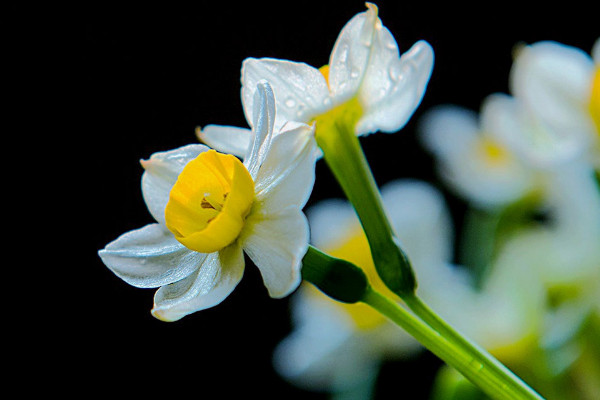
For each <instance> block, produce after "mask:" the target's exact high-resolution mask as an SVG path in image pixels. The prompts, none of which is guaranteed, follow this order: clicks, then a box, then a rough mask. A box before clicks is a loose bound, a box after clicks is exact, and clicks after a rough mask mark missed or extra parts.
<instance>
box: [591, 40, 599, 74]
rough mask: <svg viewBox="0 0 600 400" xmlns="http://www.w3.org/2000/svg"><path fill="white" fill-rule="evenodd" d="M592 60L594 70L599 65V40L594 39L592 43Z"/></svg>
mask: <svg viewBox="0 0 600 400" xmlns="http://www.w3.org/2000/svg"><path fill="white" fill-rule="evenodd" d="M592 58H593V59H594V64H596V68H598V66H599V65H600V38H598V39H596V42H595V43H594V47H592Z"/></svg>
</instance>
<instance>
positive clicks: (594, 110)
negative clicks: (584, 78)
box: [590, 67, 600, 135]
mask: <svg viewBox="0 0 600 400" xmlns="http://www.w3.org/2000/svg"><path fill="white" fill-rule="evenodd" d="M590 113H591V114H592V120H593V121H594V123H595V124H596V132H597V133H598V135H600V67H596V72H595V73H594V79H593V80H592V96H591V98H590Z"/></svg>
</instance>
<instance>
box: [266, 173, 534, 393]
mask: <svg viewBox="0 0 600 400" xmlns="http://www.w3.org/2000/svg"><path fill="white" fill-rule="evenodd" d="M381 192H382V198H383V202H384V205H385V207H386V209H387V211H388V213H389V216H390V219H391V221H392V224H393V226H394V229H395V231H396V232H397V235H398V238H399V239H400V240H401V242H402V247H403V249H405V250H406V252H407V254H408V256H409V258H410V259H411V262H412V264H413V267H414V269H415V272H416V274H417V278H418V282H419V288H418V291H419V292H418V293H419V296H420V297H421V298H422V299H423V300H424V301H425V302H426V303H427V304H429V305H430V306H431V307H432V308H433V309H434V310H435V311H436V312H438V313H439V314H440V315H441V316H442V317H444V318H445V319H446V320H447V321H448V322H450V323H451V324H452V325H453V326H455V327H456V328H457V329H459V330H460V331H462V332H464V333H465V334H466V335H467V336H468V337H470V338H471V339H473V340H475V341H476V342H477V343H479V344H481V345H482V346H485V347H486V348H488V349H490V350H492V351H494V352H495V353H496V354H498V355H503V356H506V357H509V356H514V354H517V355H520V354H522V353H521V349H522V347H523V346H525V345H527V344H528V343H529V342H528V339H529V338H530V337H531V336H532V335H533V332H534V331H535V326H534V323H535V319H534V318H532V317H531V315H530V314H531V313H532V312H533V311H532V310H533V309H534V308H535V305H534V303H533V302H532V301H530V300H533V299H534V297H535V300H537V299H539V296H534V292H535V286H529V287H527V289H526V290H525V288H520V287H519V284H516V285H515V284H514V282H513V281H514V276H513V277H507V276H501V275H498V276H497V277H495V278H494V279H493V284H494V286H495V289H493V290H491V289H490V292H489V293H488V292H486V291H484V292H478V291H477V290H475V289H474V288H473V286H472V284H471V280H470V277H469V275H468V273H467V271H466V269H465V268H463V267H460V266H455V265H452V264H451V258H452V228H451V221H450V216H449V214H448V211H447V209H446V206H445V203H444V200H443V198H442V196H441V194H440V193H439V192H438V191H436V190H435V189H434V188H432V187H431V186H429V185H428V184H426V183H424V182H420V181H412V180H400V181H396V182H392V183H388V184H387V185H385V186H384V187H382V191H381ZM307 215H308V217H309V221H310V225H311V231H312V232H313V235H312V241H313V243H314V244H315V246H317V247H318V248H320V249H322V250H324V251H325V252H327V253H328V254H331V255H332V256H336V257H339V258H343V259H346V260H349V261H351V262H353V263H355V264H356V265H358V266H360V267H361V268H363V270H365V272H366V273H367V275H368V277H369V280H370V282H371V284H372V285H373V286H374V287H375V288H376V289H377V290H379V291H381V292H383V293H385V294H386V295H388V296H390V297H391V298H395V299H397V300H398V301H399V302H400V300H399V299H398V298H397V297H395V296H394V295H393V294H392V293H390V292H389V291H387V289H386V288H385V285H384V284H383V283H382V282H381V281H380V280H379V278H378V277H377V274H376V272H375V269H374V266H373V262H372V260H371V254H370V251H369V246H368V243H367V241H366V238H365V237H364V234H363V233H362V230H361V228H360V225H359V222H358V220H357V218H356V215H355V213H354V211H353V209H352V208H351V206H350V205H349V204H348V203H347V202H345V201H341V200H327V201H324V202H321V203H319V204H317V205H315V206H314V207H312V208H310V209H309V210H308V211H307ZM525 275H526V274H525ZM523 284H525V282H523ZM516 287H519V290H520V289H523V290H524V292H525V293H526V294H523V295H521V294H515V290H517V289H516ZM527 294H528V295H529V298H528V295H527ZM292 299H293V303H292V306H293V319H294V327H295V329H294V330H293V332H292V333H291V334H290V335H289V336H288V337H287V338H285V339H284V340H283V341H282V342H281V344H280V345H279V346H278V348H277V350H276V353H275V366H276V368H277V370H278V371H279V372H280V373H281V375H282V376H284V377H286V378H287V379H289V380H290V381H292V382H294V383H295V384H297V385H300V386H303V387H307V388H311V389H319V390H330V391H341V390H350V389H351V388H352V387H354V386H358V385H360V384H361V383H364V382H365V381H369V380H371V379H372V377H373V376H374V375H375V374H376V373H377V369H378V366H379V364H380V363H381V362H382V361H383V360H386V359H390V358H398V357H403V356H409V355H410V354H412V353H414V352H415V351H418V350H419V349H421V347H420V345H419V344H418V342H416V341H415V340H414V339H413V338H412V337H410V336H409V335H408V334H407V333H405V332H404V331H402V330H401V328H399V327H398V326H396V325H395V324H393V323H391V322H389V321H387V320H386V319H385V318H384V317H383V316H381V315H380V314H378V313H377V312H375V311H373V310H372V309H370V308H369V307H367V306H366V305H363V304H360V303H359V304H343V303H339V302H335V301H332V300H331V299H329V298H327V297H326V296H325V295H323V294H322V293H320V292H319V291H318V290H316V289H315V288H314V287H312V286H310V285H303V286H301V290H299V291H298V292H297V293H296V294H295V295H294V296H293V298H292ZM526 300H527V303H525V301H526ZM492 315H493V318H489V317H490V316H492Z"/></svg>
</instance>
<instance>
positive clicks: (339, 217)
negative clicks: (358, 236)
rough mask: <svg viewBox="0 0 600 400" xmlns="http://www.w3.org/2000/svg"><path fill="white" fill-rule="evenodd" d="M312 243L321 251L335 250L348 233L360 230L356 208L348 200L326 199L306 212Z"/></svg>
mask: <svg viewBox="0 0 600 400" xmlns="http://www.w3.org/2000/svg"><path fill="white" fill-rule="evenodd" d="M306 216H307V217H308V222H309V225H310V236H311V242H312V244H313V245H315V247H317V248H320V249H325V248H335V247H337V243H339V241H341V240H344V239H345V238H346V235H347V234H348V232H354V231H356V230H357V229H360V222H359V221H358V218H357V217H356V212H355V211H354V208H353V207H352V205H351V204H350V203H349V202H348V201H347V200H342V199H326V200H322V201H320V202H318V203H317V204H315V205H314V206H312V207H310V208H309V209H308V210H307V211H306Z"/></svg>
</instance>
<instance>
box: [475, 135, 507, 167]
mask: <svg viewBox="0 0 600 400" xmlns="http://www.w3.org/2000/svg"><path fill="white" fill-rule="evenodd" d="M478 150H479V151H480V153H481V155H482V156H483V159H484V160H486V161H487V162H488V163H489V164H491V165H494V166H499V165H503V164H506V162H507V161H508V160H509V159H510V153H509V152H508V151H507V150H506V149H505V148H504V147H503V146H502V145H501V144H500V143H498V142H496V141H494V140H492V139H490V138H487V137H482V139H481V141H480V142H479V143H478Z"/></svg>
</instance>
